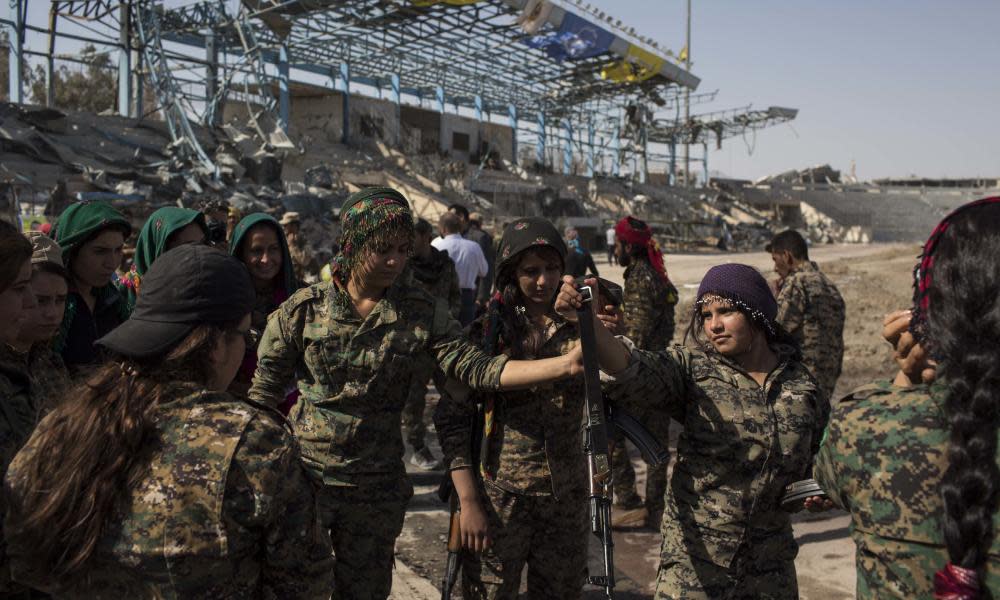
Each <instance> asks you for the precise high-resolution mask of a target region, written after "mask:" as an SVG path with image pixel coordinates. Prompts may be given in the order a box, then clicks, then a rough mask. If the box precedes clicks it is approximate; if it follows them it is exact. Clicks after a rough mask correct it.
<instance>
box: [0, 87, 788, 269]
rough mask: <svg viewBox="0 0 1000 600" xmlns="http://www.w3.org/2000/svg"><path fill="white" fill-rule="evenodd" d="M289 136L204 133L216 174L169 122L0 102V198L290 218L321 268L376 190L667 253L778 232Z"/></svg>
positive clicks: (490, 224) (755, 219)
mask: <svg viewBox="0 0 1000 600" xmlns="http://www.w3.org/2000/svg"><path fill="white" fill-rule="evenodd" d="M294 133H295V144H296V148H295V149H292V150H277V149H273V148H270V147H262V145H261V144H260V143H259V142H258V141H257V140H256V138H255V137H254V136H253V135H251V133H250V131H249V130H248V129H244V128H241V127H240V126H239V124H238V123H234V122H231V123H229V124H227V125H224V126H222V127H217V128H208V127H196V128H195V135H196V136H197V140H198V143H199V145H200V146H201V148H203V149H204V150H205V152H206V155H207V157H208V159H209V161H210V164H212V165H213V167H214V169H209V168H207V167H206V166H205V163H206V161H199V160H197V159H193V160H192V159H190V158H185V157H184V156H183V154H182V153H181V152H180V150H179V149H178V148H177V147H176V146H175V145H173V144H171V142H170V140H171V137H170V133H169V131H168V129H167V125H166V124H165V123H163V122H161V121H157V120H154V119H149V118H147V119H142V120H136V119H128V118H123V117H117V116H104V115H101V116H95V115H92V114H86V113H73V112H61V111H57V110H53V109H48V108H40V107H30V106H21V105H12V104H0V200H3V199H4V198H6V199H7V200H8V203H7V206H8V208H6V210H7V211H13V212H20V213H21V214H22V215H24V214H25V213H34V214H40V213H41V212H43V211H44V213H45V214H48V215H54V214H58V213H59V212H60V211H61V210H62V208H63V206H65V204H66V203H68V202H70V201H72V200H74V199H77V198H84V197H89V198H95V197H100V198H105V199H110V200H113V201H115V202H116V204H118V205H119V206H121V207H122V208H124V209H125V210H126V212H127V213H128V214H129V215H130V216H131V218H132V219H133V220H134V221H136V224H137V225H138V224H141V222H142V221H143V220H144V219H145V217H146V216H147V215H148V214H149V213H150V212H152V211H153V210H155V209H156V208H158V207H160V206H163V205H167V204H179V205H183V206H192V207H196V208H197V207H201V206H204V205H206V204H208V203H212V202H215V203H217V202H223V203H225V204H228V205H229V206H233V207H235V208H236V209H238V210H239V211H240V212H241V213H242V214H246V213H248V212H253V211H265V212H269V213H272V214H274V215H275V216H280V215H281V214H283V213H284V212H286V211H295V212H297V213H299V215H301V217H302V233H303V235H302V238H303V239H304V240H306V242H307V244H308V245H309V246H311V248H312V250H313V251H314V253H315V254H317V255H318V256H325V255H329V253H330V251H331V248H332V247H333V245H334V243H335V241H336V232H335V227H336V217H337V216H338V212H339V209H340V206H341V204H342V202H343V201H344V199H345V198H346V197H347V196H348V195H349V194H351V193H352V192H354V191H357V190H358V189H361V188H362V187H366V186H372V185H388V186H392V187H395V188H397V189H399V190H400V191H401V192H402V193H403V194H404V195H406V197H407V198H408V199H410V201H411V204H412V205H413V210H414V213H415V214H416V215H417V216H419V217H422V218H425V219H428V220H429V221H431V222H435V221H436V220H437V219H438V217H439V216H440V215H441V213H443V212H444V211H446V210H447V207H448V205H450V204H452V203H462V204H465V205H466V206H468V207H469V209H470V210H473V211H477V212H480V213H481V214H482V215H483V216H484V221H485V223H484V225H485V226H486V227H487V228H489V229H493V230H495V231H499V230H500V229H502V227H503V225H504V224H505V223H506V222H508V221H510V220H512V219H514V218H516V217H519V216H528V215H538V216H545V217H548V218H550V219H552V220H553V221H556V222H557V224H559V225H560V226H563V225H569V224H572V225H573V226H575V227H578V228H580V229H583V230H586V231H587V232H589V235H590V239H591V240H592V243H594V244H597V243H600V242H599V241H598V240H599V239H600V235H602V234H603V229H604V228H605V227H606V226H607V224H608V223H610V222H612V221H614V220H617V219H619V218H621V217H622V216H623V215H626V214H632V215H635V216H637V217H639V218H642V219H644V220H646V221H648V222H649V223H650V224H651V225H652V226H653V227H654V230H655V231H656V232H657V234H658V236H659V237H660V240H661V242H662V243H663V244H664V245H665V246H666V247H681V248H683V247H698V246H717V245H718V246H723V245H726V244H727V243H728V244H730V245H735V246H736V247H738V248H743V247H746V248H749V247H757V246H761V245H763V244H764V243H766V241H767V239H768V238H769V237H770V233H771V229H770V228H769V227H770V224H771V222H772V219H770V215H768V214H766V213H765V212H762V211H759V210H755V209H753V208H751V207H750V206H748V205H746V204H745V203H742V202H741V201H740V199H739V198H737V197H734V196H732V195H729V194H724V193H720V192H718V191H716V190H690V189H683V188H671V187H667V186H660V185H651V184H638V183H634V182H631V181H628V180H626V179H624V178H610V177H596V178H588V177H582V176H574V175H561V174H552V173H535V172H529V171H527V170H525V169H523V168H521V167H519V166H517V165H515V164H513V163H511V162H509V161H506V160H503V159H499V158H496V159H491V160H484V161H483V162H481V163H478V164H476V163H467V162H463V161H457V160H453V159H451V158H450V157H448V156H446V155H444V154H441V153H439V152H424V153H420V152H419V151H418V149H412V150H413V152H411V153H407V152H405V151H402V150H400V149H397V148H394V147H390V146H389V145H387V144H386V143H385V142H384V141H383V140H382V139H380V138H379V136H376V137H372V138H359V139H357V140H355V141H354V142H353V143H352V145H350V146H346V145H344V144H341V143H340V142H339V137H338V136H337V135H336V134H335V132H332V131H330V130H328V128H326V127H324V126H322V125H319V126H317V127H315V128H313V129H304V130H297V131H295V132H294ZM413 145H414V144H402V145H401V147H402V148H404V149H405V148H407V147H408V146H413ZM15 199H16V200H17V202H19V204H18V203H15V202H10V200H15ZM2 206H3V205H0V207H2ZM26 206H27V207H28V208H27V209H26V208H25V207H26ZM7 216H12V215H7ZM584 239H587V238H586V236H584ZM720 240H721V242H720Z"/></svg>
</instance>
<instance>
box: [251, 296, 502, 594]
mask: <svg viewBox="0 0 1000 600" xmlns="http://www.w3.org/2000/svg"><path fill="white" fill-rule="evenodd" d="M258 355H259V360H258V365H257V373H256V375H255V377H254V381H253V386H252V388H251V390H250V397H251V398H252V399H254V400H257V401H260V402H264V403H267V404H271V405H277V404H278V403H280V402H281V400H282V398H283V397H284V391H285V389H286V386H287V385H288V383H290V380H292V378H293V377H294V376H295V374H296V373H298V375H299V380H298V388H299V390H300V392H301V397H300V398H299V401H298V403H297V404H296V405H295V406H294V407H293V408H292V412H291V414H290V417H289V418H290V419H291V421H292V423H293V424H294V427H295V431H296V435H297V436H298V438H299V439H300V440H301V442H302V447H303V460H304V461H305V464H306V466H307V467H308V468H309V469H310V470H311V471H312V472H313V473H314V474H315V475H316V476H317V477H318V478H321V479H322V481H323V484H324V488H323V490H322V492H321V498H320V504H321V506H322V507H323V508H324V510H323V514H322V519H323V521H324V523H323V524H324V527H325V528H327V529H328V530H330V531H331V535H332V538H333V544H334V553H335V555H336V556H337V568H336V586H335V587H336V590H337V592H336V593H337V595H338V596H340V597H343V598H351V599H355V598H357V599H365V598H385V597H387V596H388V594H389V588H390V586H391V583H392V564H393V561H392V557H393V545H394V541H395V538H396V537H397V536H398V535H399V532H400V531H401V529H402V525H403V513H404V511H405V508H406V502H407V501H408V500H409V499H410V497H411V496H412V495H413V488H412V486H411V485H410V484H409V480H408V479H407V478H406V471H405V469H404V467H403V463H402V457H403V438H402V435H401V432H400V415H401V413H402V411H403V405H404V403H405V400H406V395H407V394H408V392H409V385H410V380H411V379H412V377H413V376H414V370H415V369H417V368H419V364H420V362H421V361H423V360H426V359H425V357H427V356H429V357H431V359H432V360H433V361H434V362H435V363H436V364H437V366H438V367H440V368H441V369H442V371H444V372H445V373H446V374H449V375H452V376H454V377H456V378H457V379H460V380H463V381H465V382H468V383H469V384H470V385H471V386H472V387H475V388H485V389H496V388H498V387H499V385H500V373H501V372H502V371H503V367H504V365H505V364H506V361H507V359H506V357H496V358H494V357H490V356H486V355H485V354H483V353H482V352H480V351H478V350H477V349H475V348H474V347H473V346H471V345H470V344H469V343H468V342H466V341H465V340H464V339H463V337H462V331H461V329H460V327H459V325H458V322H457V321H455V320H454V319H453V318H452V316H451V313H450V312H449V309H448V306H447V304H446V303H445V302H444V300H441V299H435V298H432V297H431V296H429V295H428V294H427V293H426V292H424V291H423V290H421V289H418V288H415V287H412V286H411V285H409V284H408V283H407V282H406V281H405V280H403V279H402V278H400V279H398V280H397V282H396V283H395V284H393V286H391V287H390V288H389V289H388V290H387V291H386V295H385V297H384V298H383V299H382V300H381V301H379V303H378V304H377V305H376V306H375V307H374V308H373V309H372V311H371V313H370V314H369V315H368V316H367V318H365V319H364V320H362V319H360V318H358V317H357V316H356V314H355V312H354V305H353V303H352V302H351V298H350V296H349V295H348V294H347V292H346V291H344V290H342V289H341V288H339V287H336V286H335V284H334V283H332V282H331V283H319V284H316V285H313V286H311V287H308V288H305V289H302V290H299V291H298V292H296V293H295V294H293V295H292V297H291V298H289V299H288V301H286V302H285V303H283V304H282V305H281V307H280V308H279V309H278V310H277V311H275V312H274V313H272V315H271V317H270V319H269V321H268V324H267V329H266V330H265V331H264V336H263V339H262V340H261V343H260V346H259V349H258ZM350 533H355V534H357V535H359V536H360V539H359V538H358V537H354V536H352V535H349V534H350Z"/></svg>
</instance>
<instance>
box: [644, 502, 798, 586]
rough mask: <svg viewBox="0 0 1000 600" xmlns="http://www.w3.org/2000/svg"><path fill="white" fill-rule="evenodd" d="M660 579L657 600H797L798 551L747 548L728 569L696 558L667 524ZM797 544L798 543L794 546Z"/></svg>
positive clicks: (737, 555) (742, 550)
mask: <svg viewBox="0 0 1000 600" xmlns="http://www.w3.org/2000/svg"><path fill="white" fill-rule="evenodd" d="M667 518H669V517H668V516H664V525H663V527H661V531H663V532H664V535H663V545H662V546H661V547H660V566H659V570H658V572H657V575H656V594H655V596H654V598H655V599H656V600H668V599H671V600H672V599H675V598H676V599H681V598H683V599H685V600H687V599H692V600H751V599H763V600H797V599H798V597H799V586H798V581H797V579H796V577H795V553H796V552H795V551H796V549H795V547H794V545H793V547H792V548H790V549H788V550H791V552H788V551H784V552H782V551H779V552H774V551H771V550H770V549H766V551H762V550H765V549H764V548H752V547H746V546H744V547H743V548H742V549H741V550H740V551H738V552H737V553H736V557H735V558H734V559H733V562H732V565H731V566H729V567H724V566H722V565H718V564H715V563H714V562H712V561H710V560H706V559H703V558H701V557H698V556H696V555H694V554H693V553H692V552H691V551H690V549H689V548H688V547H687V546H686V544H685V543H684V541H683V540H682V539H678V538H679V537H681V536H679V535H677V534H679V529H675V528H673V527H670V526H668V525H667V523H666V522H665V521H666V519H667ZM793 544H794V542H793Z"/></svg>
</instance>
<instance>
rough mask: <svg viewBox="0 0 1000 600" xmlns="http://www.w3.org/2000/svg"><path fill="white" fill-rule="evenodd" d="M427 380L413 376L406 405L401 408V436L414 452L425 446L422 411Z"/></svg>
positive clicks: (425, 434)
mask: <svg viewBox="0 0 1000 600" xmlns="http://www.w3.org/2000/svg"><path fill="white" fill-rule="evenodd" d="M429 380H430V377H429V376H428V377H427V378H426V379H423V378H420V377H417V376H414V377H413V378H412V380H411V383H410V392H409V393H408V394H407V395H406V405H405V406H403V436H404V438H405V439H406V443H408V444H409V445H410V446H411V447H412V448H413V450H414V451H416V450H420V449H421V448H423V447H425V446H427V425H426V424H425V423H424V410H425V409H426V408H427V382H428V381H429Z"/></svg>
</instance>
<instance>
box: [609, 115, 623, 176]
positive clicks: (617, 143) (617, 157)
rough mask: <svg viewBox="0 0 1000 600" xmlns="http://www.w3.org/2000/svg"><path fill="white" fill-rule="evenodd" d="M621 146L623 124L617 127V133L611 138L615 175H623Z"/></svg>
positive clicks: (612, 171) (612, 162)
mask: <svg viewBox="0 0 1000 600" xmlns="http://www.w3.org/2000/svg"><path fill="white" fill-rule="evenodd" d="M621 148H622V129H621V126H618V127H615V135H614V137H613V138H611V153H612V154H611V174H612V175H613V176H615V177H618V176H619V175H621V171H622V164H621V162H622V161H621Z"/></svg>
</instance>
